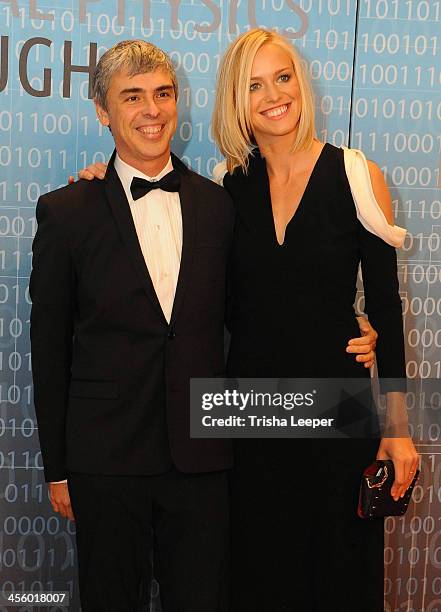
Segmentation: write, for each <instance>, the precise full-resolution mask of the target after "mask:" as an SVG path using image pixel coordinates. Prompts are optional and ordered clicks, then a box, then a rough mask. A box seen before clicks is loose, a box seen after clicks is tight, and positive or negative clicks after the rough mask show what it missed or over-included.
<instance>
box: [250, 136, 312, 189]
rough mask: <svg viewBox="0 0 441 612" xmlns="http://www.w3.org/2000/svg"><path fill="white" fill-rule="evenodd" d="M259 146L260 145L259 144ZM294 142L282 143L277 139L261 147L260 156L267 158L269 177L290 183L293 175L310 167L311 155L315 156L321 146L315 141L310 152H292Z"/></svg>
mask: <svg viewBox="0 0 441 612" xmlns="http://www.w3.org/2000/svg"><path fill="white" fill-rule="evenodd" d="M257 144H258V145H259V143H257ZM291 147H292V142H289V143H287V142H282V139H280V140H279V139H277V141H276V142H272V143H265V144H262V145H259V150H260V154H261V155H262V157H264V158H265V161H266V167H267V171H268V176H269V177H270V178H271V177H274V178H278V179H281V180H283V181H288V180H289V178H290V177H291V176H292V174H294V173H297V172H298V171H299V170H302V168H303V167H304V166H305V167H306V166H307V165H308V161H309V160H310V159H311V154H313V155H314V154H315V151H316V149H317V148H320V147H321V144H320V143H319V142H318V141H317V140H314V141H313V143H312V146H311V147H310V149H308V150H302V151H295V152H294V153H293V152H292V151H291Z"/></svg>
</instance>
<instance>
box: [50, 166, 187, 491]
mask: <svg viewBox="0 0 441 612" xmlns="http://www.w3.org/2000/svg"><path fill="white" fill-rule="evenodd" d="M115 170H116V171H117V173H118V176H119V178H120V181H121V183H122V185H123V187H124V191H125V193H126V196H127V200H128V202H129V206H130V211H131V213H132V217H133V222H134V224H135V229H136V233H137V235H138V240H139V244H140V246H141V250H142V254H143V255H144V260H145V263H146V265H147V269H148V271H149V274H150V277H151V279H152V283H153V287H154V289H155V291H156V295H157V296H158V300H159V303H160V304H161V308H162V311H163V313H164V316H165V318H166V319H167V321H168V322H170V317H171V313H172V308H173V302H174V299H175V292H176V285H177V282H178V274H179V267H180V265H181V252H182V214H181V202H180V200H179V193H178V192H168V191H163V190H162V189H152V190H151V191H150V192H149V193H147V194H146V195H145V196H143V197H142V198H139V199H138V200H134V199H133V198H132V193H131V191H130V184H131V182H132V179H133V177H134V176H139V177H140V178H143V179H147V180H148V181H159V179H161V178H162V177H163V176H164V175H165V174H168V172H171V171H172V170H173V165H172V161H171V158H169V160H168V162H167V165H166V166H165V167H164V168H163V169H162V170H161V172H160V173H159V174H158V175H157V176H147V175H146V174H143V173H142V172H140V171H139V170H136V168H133V167H132V166H129V165H128V164H126V163H125V162H124V161H123V160H122V159H121V158H120V157H118V155H117V156H116V158H115ZM65 482H67V480H60V481H56V482H54V483H53V484H61V483H65Z"/></svg>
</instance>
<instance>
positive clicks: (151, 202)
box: [115, 155, 182, 322]
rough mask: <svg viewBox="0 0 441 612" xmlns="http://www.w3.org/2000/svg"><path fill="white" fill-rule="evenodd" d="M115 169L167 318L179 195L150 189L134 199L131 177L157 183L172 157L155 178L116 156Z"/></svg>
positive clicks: (177, 256) (177, 257)
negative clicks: (131, 190) (131, 189)
mask: <svg viewBox="0 0 441 612" xmlns="http://www.w3.org/2000/svg"><path fill="white" fill-rule="evenodd" d="M115 170H116V171H117V173H118V176H119V178H120V181H121V183H122V185H123V187H124V191H125V193H126V196H127V200H128V202H129V205H130V211H131V213H132V217H133V222H134V224H135V229H136V233H137V235H138V240H139V244H140V246H141V250H142V254H143V255H144V260H145V263H146V265H147V269H148V271H149V274H150V277H151V279H152V283H153V287H154V289H155V291H156V295H157V296H158V300H159V303H160V304H161V308H162V311H163V313H164V316H165V318H166V319H167V321H168V322H170V317H171V313H172V308H173V302H174V299H175V292H176V285H177V282H178V275H179V267H180V265H181V252H182V214H181V203H180V200H179V193H178V192H168V191H163V190H162V189H152V190H151V191H150V192H149V193H147V194H146V195H145V196H143V197H142V198H139V199H138V200H134V199H133V198H132V194H131V192H130V184H131V182H132V179H133V177H135V176H138V177H140V178H143V179H146V180H148V181H159V179H161V178H162V177H163V176H165V175H166V174H168V173H169V172H171V171H172V170H173V165H172V161H171V158H170V159H169V160H168V163H167V164H166V166H165V167H164V168H163V169H162V170H161V172H160V173H159V174H158V175H157V176H154V177H152V176H147V175H146V174H143V173H142V172H140V171H139V170H136V168H133V167H132V166H129V165H128V164H126V163H125V162H124V161H123V160H122V159H121V158H120V157H119V156H118V155H117V156H116V158H115Z"/></svg>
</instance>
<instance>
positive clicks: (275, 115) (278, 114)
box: [260, 104, 290, 119]
mask: <svg viewBox="0 0 441 612" xmlns="http://www.w3.org/2000/svg"><path fill="white" fill-rule="evenodd" d="M289 107H290V105H289V104H282V105H281V106H277V107H276V108H270V109H269V110H267V111H263V112H262V113H260V114H261V115H263V116H264V117H267V118H268V119H281V118H282V117H284V116H285V115H286V114H287V112H288V109H289Z"/></svg>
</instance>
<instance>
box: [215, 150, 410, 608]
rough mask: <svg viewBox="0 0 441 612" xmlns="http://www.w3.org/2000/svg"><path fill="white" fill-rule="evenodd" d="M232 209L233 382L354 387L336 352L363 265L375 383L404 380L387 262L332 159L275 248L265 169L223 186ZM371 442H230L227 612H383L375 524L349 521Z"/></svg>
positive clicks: (321, 167)
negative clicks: (327, 380) (302, 380)
mask: <svg viewBox="0 0 441 612" xmlns="http://www.w3.org/2000/svg"><path fill="white" fill-rule="evenodd" d="M224 186H225V188H226V189H227V190H228V192H229V193H230V195H231V196H232V198H233V201H234V203H235V206H236V212H237V221H236V231H235V241H234V249H233V256H232V301H231V309H230V329H231V332H232V340H231V345H230V351H229V357H228V367H227V371H228V375H229V376H234V377H339V378H342V377H364V376H368V375H369V374H368V371H367V369H365V368H364V367H363V366H362V364H359V363H358V362H356V361H355V356H354V355H353V354H348V353H346V351H345V347H346V344H347V341H348V339H349V338H351V337H355V336H358V335H359V328H358V324H357V321H356V319H355V313H354V308H353V304H354V298H355V294H356V279H357V272H358V266H359V263H360V261H361V264H362V273H363V278H364V289H365V294H366V312H367V313H368V315H369V318H370V321H371V323H372V325H373V326H374V328H375V329H377V331H378V333H379V341H378V346H377V360H378V367H379V372H380V376H382V377H404V376H405V369H404V342H403V331H402V318H401V317H402V315H401V301H400V298H399V295H398V281H397V270H396V254H395V249H394V248H392V247H390V246H389V245H387V244H386V243H385V242H383V241H382V240H381V239H380V238H378V237H377V236H375V235H374V234H372V233H370V232H368V231H367V230H365V229H364V228H363V226H362V225H361V223H360V222H359V221H358V219H357V216H356V210H355V205H354V202H353V199H352V195H351V192H350V188H349V184H348V180H347V177H346V174H345V169H344V161H343V151H342V150H341V149H337V148H335V147H333V146H332V145H329V144H326V145H325V147H324V148H323V150H322V152H321V155H320V157H319V159H318V161H317V164H316V166H315V168H314V170H313V173H312V175H311V178H310V180H309V183H308V185H307V188H306V191H305V193H304V195H303V198H302V200H301V202H300V204H299V207H298V209H297V211H296V213H295V215H294V217H293V219H292V220H291V221H290V223H289V225H288V227H287V229H286V234H285V241H284V244H283V245H279V244H278V242H277V238H276V233H275V228H274V222H273V216H272V209H271V199H270V190H269V181H268V175H267V171H266V164H265V160H264V159H262V158H261V157H260V155H259V152H258V151H256V154H255V156H254V157H253V158H252V159H251V162H250V167H249V173H248V175H247V176H245V175H244V174H243V173H242V172H241V171H238V170H236V171H235V173H234V174H233V175H229V174H227V175H226V176H225V178H224ZM378 443H379V441H378V440H372V439H371V440H367V439H365V440H362V439H359V440H308V439H296V440H294V439H251V440H236V441H235V467H234V469H233V472H232V481H231V503H232V610H233V612H282V611H283V612H287V611H290V612H291V611H292V612H294V611H295V612H328V611H330V610H338V611H339V612H381V611H382V610H383V522H382V521H381V520H374V521H364V520H362V519H360V518H358V516H357V514H356V508H357V499H358V487H359V482H360V476H361V473H362V471H363V469H364V468H365V467H366V466H367V465H368V464H369V463H371V462H372V461H373V460H374V459H375V455H376V451H377V448H378Z"/></svg>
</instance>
